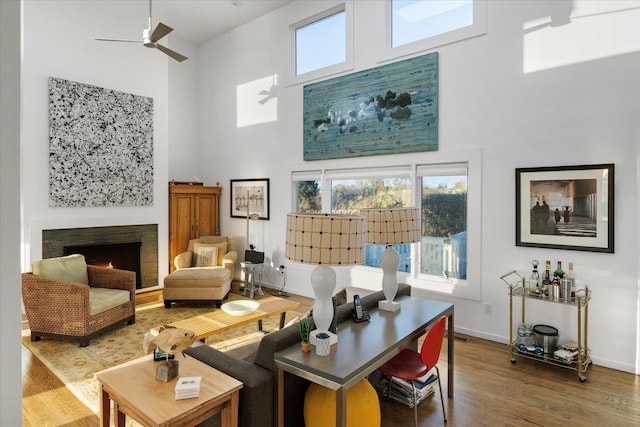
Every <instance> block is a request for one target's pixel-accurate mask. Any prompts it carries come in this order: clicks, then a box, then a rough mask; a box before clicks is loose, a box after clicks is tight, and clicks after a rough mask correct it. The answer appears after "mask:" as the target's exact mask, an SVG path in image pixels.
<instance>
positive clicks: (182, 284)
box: [163, 236, 238, 308]
mask: <svg viewBox="0 0 640 427" xmlns="http://www.w3.org/2000/svg"><path fill="white" fill-rule="evenodd" d="M237 259H238V253H237V252H236V248H235V242H234V241H233V240H232V239H229V238H228V237H226V236H201V237H200V238H198V239H193V240H190V241H189V246H188V249H187V251H186V252H183V253H181V254H178V255H176V257H175V258H174V260H173V265H174V266H175V267H176V270H175V271H174V272H172V273H171V274H169V275H168V276H167V277H165V278H164V290H163V299H164V306H165V307H166V308H171V304H172V303H173V302H174V301H216V303H217V304H216V305H217V306H220V304H221V303H222V300H224V299H226V298H227V296H228V294H229V291H230V290H231V280H232V279H233V274H234V269H235V263H236V261H237Z"/></svg>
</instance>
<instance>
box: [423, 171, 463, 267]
mask: <svg viewBox="0 0 640 427" xmlns="http://www.w3.org/2000/svg"><path fill="white" fill-rule="evenodd" d="M418 175H419V176H420V180H421V186H422V191H421V193H422V194H421V207H422V215H421V220H422V226H421V229H422V237H421V245H420V246H421V247H420V260H421V263H420V273H421V274H428V275H434V276H440V275H441V276H443V277H444V278H446V279H449V278H453V279H466V278H467V167H466V165H447V166H435V167H428V166H421V167H419V168H418Z"/></svg>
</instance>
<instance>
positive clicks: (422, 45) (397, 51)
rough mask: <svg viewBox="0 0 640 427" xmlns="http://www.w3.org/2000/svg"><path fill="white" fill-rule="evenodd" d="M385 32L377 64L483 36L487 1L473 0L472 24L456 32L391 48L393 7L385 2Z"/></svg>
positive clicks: (485, 28) (485, 27)
mask: <svg viewBox="0 0 640 427" xmlns="http://www.w3.org/2000/svg"><path fill="white" fill-rule="evenodd" d="M387 3H388V4H387V6H386V19H385V30H386V36H385V37H386V39H385V45H384V48H383V49H381V52H382V58H383V59H381V60H380V61H379V62H383V61H388V60H391V59H395V58H398V57H401V56H407V55H410V54H414V53H416V52H422V51H426V50H430V49H434V48H436V47H440V46H444V45H447V44H451V43H455V42H459V41H462V40H466V39H469V38H472V37H477V36H480V35H483V34H485V33H486V32H487V0H473V23H472V24H471V25H468V26H466V27H462V28H458V29H457V30H453V31H448V32H446V33H442V34H438V35H436V36H433V37H428V38H425V39H421V40H416V41H414V42H410V43H407V44H403V45H400V46H396V47H392V43H393V25H392V21H393V7H392V4H391V1H389V2H387Z"/></svg>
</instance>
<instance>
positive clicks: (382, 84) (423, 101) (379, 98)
mask: <svg viewBox="0 0 640 427" xmlns="http://www.w3.org/2000/svg"><path fill="white" fill-rule="evenodd" d="M303 104H304V105H303V107H304V112H303V120H304V123H303V133H304V135H303V141H304V160H324V159H339V158H347V157H360V156H378V155H387V154H399V153H414V152H420V151H436V150H437V149H438V53H437V52H435V53H430V54H428V55H424V56H420V57H417V58H411V59H405V60H403V61H399V62H395V63H393V64H388V65H382V66H380V67H376V68H372V69H369V70H364V71H360V72H357V73H353V74H349V75H346V76H341V77H336V78H333V79H330V80H325V81H322V82H319V83H313V84H310V85H306V86H305V87H304V101H303Z"/></svg>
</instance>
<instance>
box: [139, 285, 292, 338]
mask: <svg viewBox="0 0 640 427" xmlns="http://www.w3.org/2000/svg"><path fill="white" fill-rule="evenodd" d="M257 301H258V302H259V303H260V306H259V307H258V308H257V309H256V311H254V312H253V313H250V314H247V315H246V316H232V315H230V314H227V313H225V312H224V311H223V310H222V309H219V310H216V311H212V312H211V313H206V314H202V315H200V316H196V317H191V318H189V319H184V320H179V321H177V322H173V323H170V324H169V326H174V327H176V328H183V329H187V330H190V331H193V332H194V333H195V334H196V339H199V340H201V341H204V339H205V338H207V337H209V336H211V335H213V334H217V333H220V332H224V331H228V330H229V329H232V328H237V327H238V326H243V325H246V324H248V323H252V322H258V330H259V331H263V329H262V320H263V319H266V318H267V317H271V316H275V315H276V314H279V315H280V328H281V329H282V328H283V327H284V319H285V315H286V312H287V311H289V310H295V309H296V308H298V307H300V303H298V302H295V301H290V300H287V299H284V298H277V297H273V296H272V297H267V298H262V299H259V300H257ZM151 332H152V333H154V334H157V333H158V328H154V329H152V330H151Z"/></svg>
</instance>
